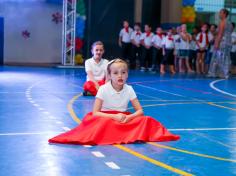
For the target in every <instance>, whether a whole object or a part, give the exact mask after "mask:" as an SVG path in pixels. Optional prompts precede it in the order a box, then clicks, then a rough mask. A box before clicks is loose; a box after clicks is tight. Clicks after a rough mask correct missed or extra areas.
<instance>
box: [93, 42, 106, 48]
mask: <svg viewBox="0 0 236 176" xmlns="http://www.w3.org/2000/svg"><path fill="white" fill-rule="evenodd" d="M96 45H102V46H103V48H104V44H103V43H102V42H101V41H96V42H93V44H92V46H91V48H92V49H93V48H94V47H95V46H96Z"/></svg>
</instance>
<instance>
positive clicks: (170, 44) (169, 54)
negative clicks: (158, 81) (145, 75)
mask: <svg viewBox="0 0 236 176" xmlns="http://www.w3.org/2000/svg"><path fill="white" fill-rule="evenodd" d="M162 46H163V56H164V57H163V58H162V60H161V68H160V73H161V74H164V73H165V65H166V64H167V65H168V66H169V70H170V72H171V73H172V74H175V68H174V49H175V42H174V36H173V34H172V29H169V30H168V32H167V36H165V37H164V38H163V40H162Z"/></svg>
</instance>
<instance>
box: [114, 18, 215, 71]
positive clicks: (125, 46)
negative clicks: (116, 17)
mask: <svg viewBox="0 0 236 176" xmlns="http://www.w3.org/2000/svg"><path fill="white" fill-rule="evenodd" d="M216 34H217V26H216V25H215V24H212V25H208V24H203V25H202V26H201V29H200V31H199V30H198V28H196V27H195V28H194V29H193V31H192V34H190V33H188V32H187V26H186V25H185V24H182V25H181V26H179V27H177V28H171V29H168V31H167V32H163V30H162V28H161V27H157V28H156V33H155V34H154V33H152V28H151V26H150V25H148V24H146V25H144V32H142V31H141V25H140V23H135V25H134V30H133V29H132V28H131V27H129V23H128V21H124V22H123V28H122V29H121V31H120V33H119V41H118V43H119V46H120V47H121V48H122V57H123V58H124V59H126V60H127V61H129V65H130V68H131V69H135V68H137V67H138V64H137V63H136V62H137V61H138V62H139V66H140V70H141V71H146V70H148V71H151V72H157V71H160V73H161V74H164V73H165V71H166V68H165V66H166V65H168V66H169V71H170V73H172V74H174V73H175V72H176V71H178V72H180V73H184V72H188V73H194V72H196V73H198V74H206V73H207V72H208V69H209V65H210V61H211V57H212V52H213V50H214V39H215V37H216Z"/></svg>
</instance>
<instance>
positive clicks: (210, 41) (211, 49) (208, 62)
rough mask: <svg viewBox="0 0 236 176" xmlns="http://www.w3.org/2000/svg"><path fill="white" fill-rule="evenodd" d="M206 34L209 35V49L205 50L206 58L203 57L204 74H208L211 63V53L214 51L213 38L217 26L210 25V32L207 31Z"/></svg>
mask: <svg viewBox="0 0 236 176" xmlns="http://www.w3.org/2000/svg"><path fill="white" fill-rule="evenodd" d="M208 34H209V35H210V39H209V47H208V49H207V53H206V57H205V73H207V72H208V70H209V65H210V63H211V58H212V53H213V51H214V42H215V37H216V34H217V25H215V24H212V25H210V30H209V32H208Z"/></svg>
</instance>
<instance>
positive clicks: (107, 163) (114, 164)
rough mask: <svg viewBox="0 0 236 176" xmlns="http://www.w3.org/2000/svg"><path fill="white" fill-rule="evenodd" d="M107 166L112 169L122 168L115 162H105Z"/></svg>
mask: <svg viewBox="0 0 236 176" xmlns="http://www.w3.org/2000/svg"><path fill="white" fill-rule="evenodd" d="M105 164H106V165H107V166H108V167H110V168H112V169H120V167H119V166H118V165H117V164H116V163H114V162H105Z"/></svg>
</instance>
